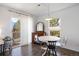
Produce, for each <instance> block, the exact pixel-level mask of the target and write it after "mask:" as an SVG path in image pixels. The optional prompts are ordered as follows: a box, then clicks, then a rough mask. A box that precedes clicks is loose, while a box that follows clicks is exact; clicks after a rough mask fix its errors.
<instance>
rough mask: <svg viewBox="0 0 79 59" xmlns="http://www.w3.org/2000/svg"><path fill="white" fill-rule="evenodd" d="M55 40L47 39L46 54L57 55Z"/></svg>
mask: <svg viewBox="0 0 79 59" xmlns="http://www.w3.org/2000/svg"><path fill="white" fill-rule="evenodd" d="M56 42H57V41H48V44H47V46H48V55H51V54H52V55H54V56H57V52H56Z"/></svg>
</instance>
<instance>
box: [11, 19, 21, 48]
mask: <svg viewBox="0 0 79 59" xmlns="http://www.w3.org/2000/svg"><path fill="white" fill-rule="evenodd" d="M12 34H13V47H17V46H19V45H20V21H19V20H18V21H17V22H16V23H14V26H13V29H12Z"/></svg>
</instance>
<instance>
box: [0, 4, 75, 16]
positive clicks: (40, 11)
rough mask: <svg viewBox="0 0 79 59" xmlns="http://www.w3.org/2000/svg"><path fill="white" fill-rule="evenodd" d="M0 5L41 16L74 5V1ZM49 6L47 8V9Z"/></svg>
mask: <svg viewBox="0 0 79 59" xmlns="http://www.w3.org/2000/svg"><path fill="white" fill-rule="evenodd" d="M0 5H3V6H6V7H9V8H13V9H16V10H21V11H24V12H27V13H29V14H32V15H34V16H42V15H46V14H47V13H48V10H49V11H50V13H52V12H56V11H59V10H62V9H64V8H67V7H70V6H72V5H75V4H74V3H40V6H38V5H39V3H1V4H0ZM48 6H49V9H48Z"/></svg>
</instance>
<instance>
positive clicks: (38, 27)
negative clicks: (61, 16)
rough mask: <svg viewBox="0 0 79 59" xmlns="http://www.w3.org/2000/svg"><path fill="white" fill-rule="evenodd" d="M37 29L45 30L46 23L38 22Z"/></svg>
mask: <svg viewBox="0 0 79 59" xmlns="http://www.w3.org/2000/svg"><path fill="white" fill-rule="evenodd" d="M36 31H44V24H43V23H42V22H39V23H37V25H36Z"/></svg>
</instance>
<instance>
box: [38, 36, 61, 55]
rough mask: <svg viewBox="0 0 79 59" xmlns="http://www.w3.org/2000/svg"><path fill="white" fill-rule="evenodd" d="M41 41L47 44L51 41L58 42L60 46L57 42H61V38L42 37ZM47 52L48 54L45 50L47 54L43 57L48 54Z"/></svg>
mask: <svg viewBox="0 0 79 59" xmlns="http://www.w3.org/2000/svg"><path fill="white" fill-rule="evenodd" d="M39 40H40V41H41V42H45V43H46V44H48V42H49V41H53V43H54V42H56V45H58V44H57V42H59V41H60V37H57V36H40V37H39ZM46 52H47V50H45V52H44V53H43V54H42V56H44V55H45V54H46Z"/></svg>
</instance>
